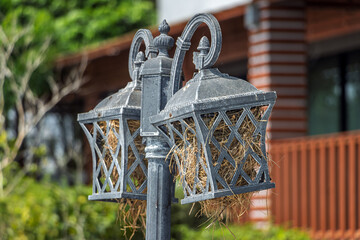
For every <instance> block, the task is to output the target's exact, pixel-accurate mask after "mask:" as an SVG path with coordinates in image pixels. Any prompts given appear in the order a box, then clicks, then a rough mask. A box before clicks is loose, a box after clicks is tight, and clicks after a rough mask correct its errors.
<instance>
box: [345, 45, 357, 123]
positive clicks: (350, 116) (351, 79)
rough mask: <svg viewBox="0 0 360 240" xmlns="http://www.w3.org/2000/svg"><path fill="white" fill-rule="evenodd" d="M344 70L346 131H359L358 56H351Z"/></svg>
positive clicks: (355, 54)
mask: <svg viewBox="0 0 360 240" xmlns="http://www.w3.org/2000/svg"><path fill="white" fill-rule="evenodd" d="M348 63H349V64H348V66H347V69H346V80H347V82H346V85H345V92H346V109H347V113H346V125H347V130H355V129H360V105H359V103H360V56H359V52H357V53H354V54H351V55H350V56H349V60H348Z"/></svg>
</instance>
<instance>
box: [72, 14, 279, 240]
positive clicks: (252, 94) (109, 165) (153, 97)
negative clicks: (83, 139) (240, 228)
mask: <svg viewBox="0 0 360 240" xmlns="http://www.w3.org/2000/svg"><path fill="white" fill-rule="evenodd" d="M201 23H205V24H206V25H207V26H208V27H209V29H210V33H211V45H210V43H209V40H208V39H207V38H206V37H203V38H202V39H201V41H200V44H199V47H198V50H199V52H195V53H194V64H195V66H196V69H197V70H198V72H197V73H196V75H195V76H194V78H193V79H192V80H190V81H189V82H188V83H187V84H186V85H185V86H184V87H183V88H181V87H180V86H181V85H182V82H181V68H182V64H183V60H184V56H185V53H186V51H187V50H189V48H190V45H191V42H190V40H191V38H192V36H193V34H194V32H195V31H196V29H197V28H198V26H199V25H200V24H201ZM169 30H170V28H169V26H168V25H167V23H166V21H163V22H162V23H161V25H160V27H159V31H160V33H161V34H160V35H159V36H157V37H156V38H155V39H153V38H152V36H151V34H150V32H149V31H148V30H139V31H138V32H137V33H136V35H135V37H134V40H133V43H132V46H131V49H130V56H129V72H130V74H131V76H132V80H133V81H132V82H131V83H129V84H128V86H126V88H124V89H122V90H120V91H119V92H118V93H116V94H114V95H112V96H110V97H108V98H106V99H104V100H103V101H102V102H100V103H99V104H98V106H96V107H95V109H94V110H92V111H90V112H88V113H83V114H79V116H78V120H79V122H80V125H81V126H82V128H83V129H84V131H85V133H86V136H87V138H88V140H89V143H90V146H91V149H92V156H93V164H94V168H93V194H92V195H91V196H89V199H90V200H103V201H114V200H116V199H119V198H133V199H142V200H146V201H147V215H146V229H147V230H146V239H148V240H150V239H151V240H152V239H161V240H163V239H170V215H171V214H170V207H171V203H172V201H174V199H173V196H174V183H173V175H172V174H171V173H170V169H169V161H166V158H167V157H168V156H169V155H171V154H174V158H175V159H176V160H175V162H176V166H177V169H178V171H179V173H180V176H181V179H182V184H183V190H184V195H185V197H184V199H183V200H182V201H181V202H182V203H183V204H184V203H190V202H196V201H202V200H207V199H214V198H218V197H224V196H229V195H234V194H241V193H245V192H251V191H259V190H263V189H268V188H273V187H275V184H274V183H272V182H271V179H270V176H269V171H268V164H267V158H266V149H265V130H266V124H267V120H268V118H269V115H270V112H271V110H272V107H273V105H274V103H275V99H276V94H275V92H263V91H259V90H257V89H256V88H255V87H254V86H252V85H251V84H250V83H248V82H246V81H244V80H241V79H237V78H234V77H230V76H228V75H227V74H223V73H221V72H219V70H217V69H215V68H212V66H213V64H214V63H215V62H216V60H217V58H218V56H219V54H220V49H221V38H222V36H221V30H220V26H219V23H218V21H217V20H216V19H215V18H214V17H213V16H212V15H210V14H198V15H196V16H194V17H193V18H192V19H191V20H190V21H189V23H188V24H187V25H186V27H185V29H184V31H183V33H182V35H181V37H179V38H178V39H177V41H176V45H177V48H176V52H175V55H174V58H173V59H172V58H170V57H169V55H168V52H167V51H168V49H170V48H171V47H172V46H173V45H174V40H173V39H172V38H171V37H170V36H168V35H167V33H168V32H169ZM142 41H144V42H145V47H146V52H145V55H144V54H143V53H142V52H139V48H140V45H141V42H142ZM156 54H157V55H156ZM135 56H136V57H135ZM87 124H89V125H91V126H90V127H88V128H87V127H86V125H87ZM143 143H145V145H144V144H143ZM180 148H181V149H182V154H181V155H179V154H176V151H177V150H179V149H180ZM235 150H236V151H235ZM248 166H251V167H250V168H249V167H248ZM249 169H250V170H249ZM224 170H226V176H225V175H224Z"/></svg>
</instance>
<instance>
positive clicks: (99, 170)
mask: <svg viewBox="0 0 360 240" xmlns="http://www.w3.org/2000/svg"><path fill="white" fill-rule="evenodd" d="M80 125H81V127H82V128H83V129H84V131H85V134H86V136H87V137H88V139H89V142H90V147H91V151H92V157H93V194H92V195H91V196H90V197H89V199H90V200H104V199H109V200H110V199H115V198H134V199H146V186H147V161H146V159H144V156H145V152H144V145H143V144H142V138H141V137H140V121H139V120H138V119H129V118H127V119H125V118H122V117H120V118H118V119H111V120H103V121H95V122H93V123H92V124H84V123H80ZM85 125H88V127H86V126H85Z"/></svg>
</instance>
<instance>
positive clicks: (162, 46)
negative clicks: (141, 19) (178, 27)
mask: <svg viewBox="0 0 360 240" xmlns="http://www.w3.org/2000/svg"><path fill="white" fill-rule="evenodd" d="M169 31H170V26H169V24H168V23H167V22H166V20H165V19H164V20H163V21H162V22H161V24H160V26H159V32H160V35H159V36H157V37H156V38H155V39H154V45H155V47H157V48H158V49H159V56H166V57H168V56H169V54H168V50H169V49H170V48H172V47H173V46H174V39H173V38H172V37H170V36H168V32H169Z"/></svg>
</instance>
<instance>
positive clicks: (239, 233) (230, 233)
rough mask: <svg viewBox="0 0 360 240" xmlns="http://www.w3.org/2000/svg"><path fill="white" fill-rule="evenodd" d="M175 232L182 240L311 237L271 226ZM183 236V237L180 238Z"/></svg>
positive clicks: (291, 239) (301, 239)
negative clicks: (263, 228) (265, 228)
mask: <svg viewBox="0 0 360 240" xmlns="http://www.w3.org/2000/svg"><path fill="white" fill-rule="evenodd" d="M173 232H177V233H178V235H177V238H173V239H182V240H190V239H196V240H207V239H211V240H229V239H241V240H254V239H257V240H263V239H267V240H310V237H309V236H308V235H307V234H306V233H305V232H302V231H299V230H296V229H287V230H286V229H284V228H281V227H277V226H271V227H269V229H268V230H260V229H256V228H255V227H254V226H252V225H244V226H235V225H232V226H228V227H225V226H221V227H212V226H211V227H209V228H205V227H202V228H199V229H193V228H191V227H189V226H187V225H184V224H183V225H177V226H174V227H173ZM180 235H181V236H180Z"/></svg>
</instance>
